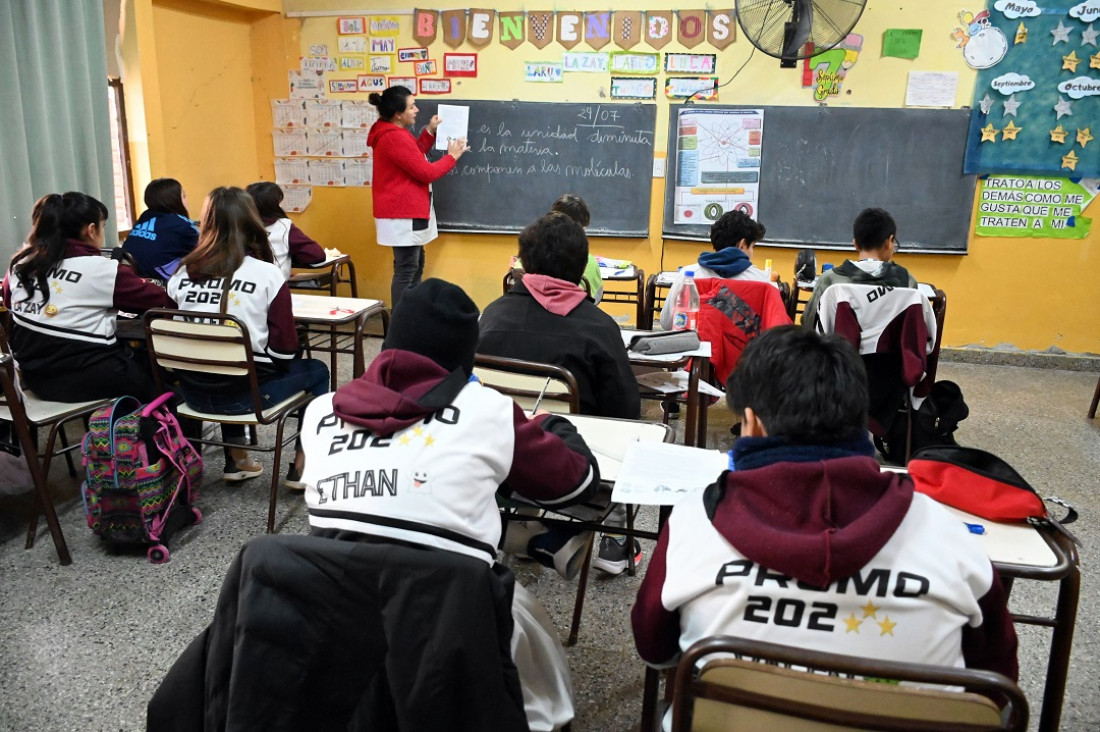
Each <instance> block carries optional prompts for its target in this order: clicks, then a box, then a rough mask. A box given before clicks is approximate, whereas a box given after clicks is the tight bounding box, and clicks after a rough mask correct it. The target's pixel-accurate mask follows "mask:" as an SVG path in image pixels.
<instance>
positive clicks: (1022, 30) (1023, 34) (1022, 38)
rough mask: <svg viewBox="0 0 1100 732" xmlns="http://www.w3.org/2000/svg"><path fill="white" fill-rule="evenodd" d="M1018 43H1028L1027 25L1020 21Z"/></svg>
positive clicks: (1017, 31) (1017, 34) (1017, 32)
mask: <svg viewBox="0 0 1100 732" xmlns="http://www.w3.org/2000/svg"><path fill="white" fill-rule="evenodd" d="M1016 43H1027V26H1026V25H1024V21H1022V20H1021V21H1020V27H1019V28H1017V29H1016Z"/></svg>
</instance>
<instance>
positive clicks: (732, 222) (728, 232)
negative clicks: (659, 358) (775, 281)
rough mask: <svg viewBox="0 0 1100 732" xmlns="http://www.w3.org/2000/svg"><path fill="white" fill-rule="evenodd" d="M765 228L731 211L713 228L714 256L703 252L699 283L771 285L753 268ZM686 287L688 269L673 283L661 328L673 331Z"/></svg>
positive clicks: (697, 271)
mask: <svg viewBox="0 0 1100 732" xmlns="http://www.w3.org/2000/svg"><path fill="white" fill-rule="evenodd" d="M764 231H765V230H764V225H763V224H760V223H758V222H756V221H753V220H752V219H751V218H749V217H748V215H746V214H744V213H742V212H740V211H727V212H726V213H724V214H722V216H721V217H720V218H719V219H718V220H717V221H715V222H714V223H713V224H711V227H710V244H711V246H712V247H714V251H713V252H701V253H700V254H699V263H698V265H696V266H695V267H694V268H689V269H694V272H695V279H696V280H700V279H708V278H712V277H719V278H721V279H724V280H750V281H754V282H770V281H771V279H772V277H771V276H770V275H769V274H768V273H767V272H765V271H764V270H762V269H757V268H756V267H754V266H753V263H752V255H753V248H754V247H755V246H756V242H758V241H760V240H761V239H763V238H764ZM683 285H684V269H683V268H681V270H680V271H679V272H677V273H676V276H675V277H674V278H673V279H672V286H671V287H670V288H669V290H668V297H667V298H666V299H665V302H666V303H669V307H666V308H664V309H663V310H661V327H662V328H664V329H665V330H671V329H672V307H671V303H674V302H676V298H677V297H678V296H679V294H680V288H681V287H683Z"/></svg>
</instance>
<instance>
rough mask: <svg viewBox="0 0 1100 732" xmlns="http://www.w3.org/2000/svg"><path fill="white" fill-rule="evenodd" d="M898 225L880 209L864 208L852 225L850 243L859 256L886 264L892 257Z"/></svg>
mask: <svg viewBox="0 0 1100 732" xmlns="http://www.w3.org/2000/svg"><path fill="white" fill-rule="evenodd" d="M897 233H898V225H897V223H895V222H894V217H893V216H891V215H890V214H889V213H887V212H886V210H885V209H881V208H865V209H863V210H862V211H860V212H859V215H858V216H856V220H855V221H854V222H853V223H852V243H853V244H855V247H856V250H857V251H858V252H859V253H860V254H869V255H871V258H872V259H881V260H882V261H883V262H886V261H888V260H889V259H890V257H892V256H894V251H895V249H896V245H897Z"/></svg>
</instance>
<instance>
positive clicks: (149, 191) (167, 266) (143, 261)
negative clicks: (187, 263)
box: [122, 178, 199, 280]
mask: <svg viewBox="0 0 1100 732" xmlns="http://www.w3.org/2000/svg"><path fill="white" fill-rule="evenodd" d="M145 209H146V210H145V213H143V214H142V215H141V217H140V218H139V219H138V220H137V221H136V222H134V227H133V228H132V229H130V234H129V236H127V237H126V241H124V242H123V243H122V248H123V250H125V251H126V253H127V254H129V255H130V256H131V257H133V258H134V262H136V263H137V270H138V274H140V275H141V276H142V277H149V278H151V279H159V280H167V279H168V278H169V277H171V276H172V274H173V273H174V272H175V271H176V267H178V266H179V262H180V260H181V259H182V258H183V257H185V256H187V255H188V254H189V253H190V252H191V250H192V249H194V248H195V244H196V243H197V242H198V240H199V230H198V229H196V228H195V225H194V224H192V223H191V218H190V214H188V213H187V194H186V193H184V191H183V186H181V185H180V182H179V181H178V180H176V179H175V178H157V179H156V180H154V181H152V182H151V183H149V185H147V186H145Z"/></svg>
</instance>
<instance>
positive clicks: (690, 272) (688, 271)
mask: <svg viewBox="0 0 1100 732" xmlns="http://www.w3.org/2000/svg"><path fill="white" fill-rule="evenodd" d="M694 276H695V270H693V269H685V270H684V277H694Z"/></svg>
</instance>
